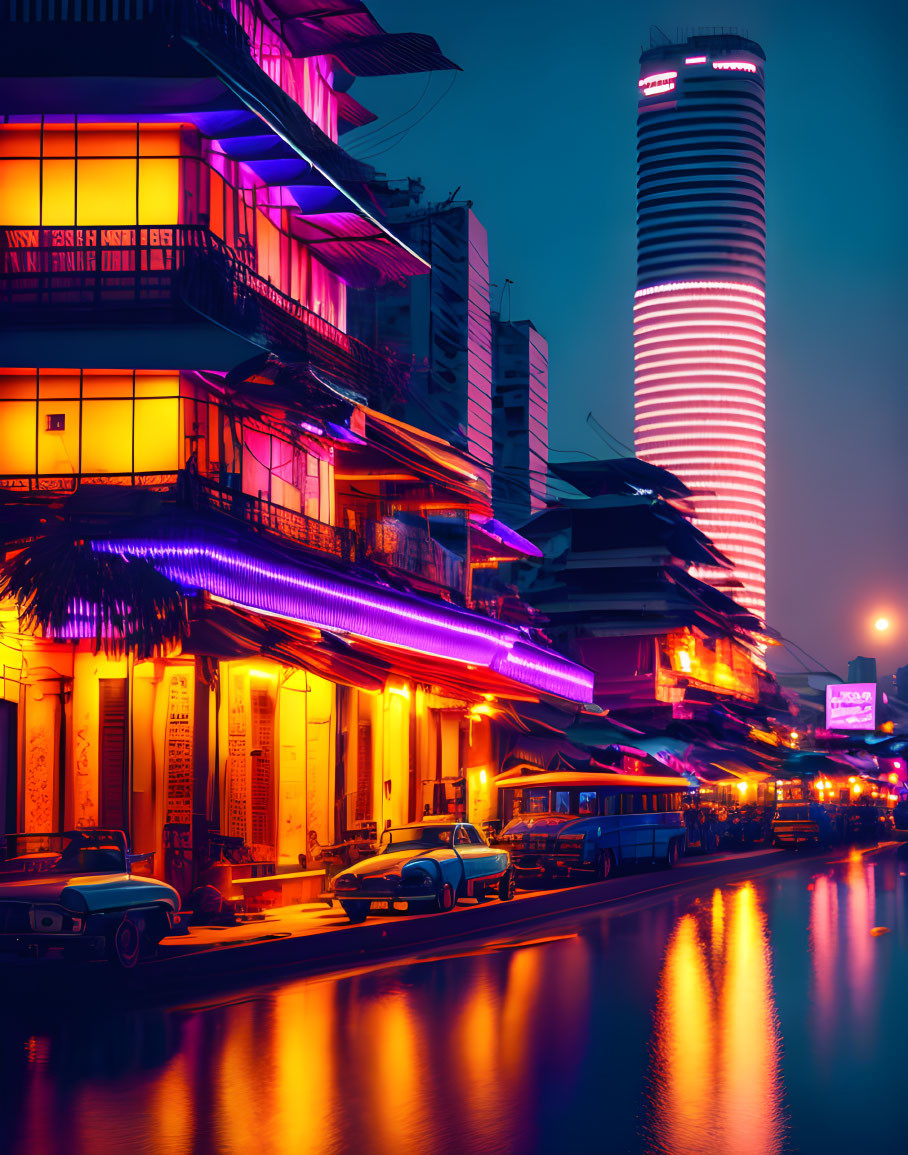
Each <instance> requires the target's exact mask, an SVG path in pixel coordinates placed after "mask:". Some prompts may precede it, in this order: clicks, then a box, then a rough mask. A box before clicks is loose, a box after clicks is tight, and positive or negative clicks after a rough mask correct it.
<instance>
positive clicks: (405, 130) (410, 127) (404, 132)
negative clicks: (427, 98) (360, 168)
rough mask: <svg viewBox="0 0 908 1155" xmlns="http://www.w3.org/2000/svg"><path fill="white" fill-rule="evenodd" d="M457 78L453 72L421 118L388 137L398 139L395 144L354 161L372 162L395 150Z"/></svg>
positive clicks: (446, 92) (439, 100) (445, 94)
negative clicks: (448, 81)
mask: <svg viewBox="0 0 908 1155" xmlns="http://www.w3.org/2000/svg"><path fill="white" fill-rule="evenodd" d="M457 76H458V73H456V72H455V73H454V74H453V75H452V77H451V82H450V84H449V85H448V87H447V88H446V89H445V90H444V92H442V94H441V96H439V97H438V98H437V99H436V100H434V101H433V102H432V103H431V104H430V105H429V107H428V108H427V109H426V111H425V112H424V113H423V114H422V116H420V117H417V119H416V120H414V121H413V123H412V124H411V125H408V126H407V128H402V129H401V130H400V131H399V132H395V133H392V134H391V136H390V137H388V139H389V140H394V138H395V137H399V138H400V139H399V140H398V141H396V143H394V144H389V145H388V147H387V148H382V149H379V151H378V152H370V153H367V155H366V156H358V157H356V159H357V160H363V161H365V160H373V159H374V158H375V157H377V156H383V155H384V154H385V153H386V152H390V151H391V150H392V149H393V148H397V146H398V145H399V144H400V143H401V142H402V141H403V140H404V138H405V137H406V135H407V134H408V133H409V132H412V131H413V129H414V128H416V126H417V125H418V124H421V123H422V122H423V121H424V120H425V119H426V117H427V116H428V115H429V113H430V112H432V110H433V109H435V108H437V107H438V105H439V104H441V102H442V101H443V100H444V98H445V97H446V96H447V95H448V93H449V92H450V91H451V89H452V88H453V87H454V82H455V81H456V80H457ZM373 143H374V144H379V143H381V142H380V141H377V140H376V141H373Z"/></svg>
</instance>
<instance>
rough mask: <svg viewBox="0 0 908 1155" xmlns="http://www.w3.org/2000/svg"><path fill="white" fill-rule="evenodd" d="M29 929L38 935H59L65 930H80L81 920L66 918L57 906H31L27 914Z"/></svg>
mask: <svg viewBox="0 0 908 1155" xmlns="http://www.w3.org/2000/svg"><path fill="white" fill-rule="evenodd" d="M28 921H29V925H30V926H31V929H32V930H34V931H37V932H38V933H39V934H61V933H62V932H63V931H65V930H81V929H82V920H81V919H78V918H68V917H67V916H66V914H65V912H64V910H63V909H62V907H59V906H33V907H32V908H31V910H30V911H29V912H28Z"/></svg>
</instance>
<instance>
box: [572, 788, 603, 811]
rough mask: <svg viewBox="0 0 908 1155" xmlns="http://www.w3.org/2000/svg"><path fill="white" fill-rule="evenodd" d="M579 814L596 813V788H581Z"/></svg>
mask: <svg viewBox="0 0 908 1155" xmlns="http://www.w3.org/2000/svg"><path fill="white" fill-rule="evenodd" d="M577 813H578V814H596V813H598V808H597V806H596V791H595V790H581V791H580V808H579V810H578V811H577Z"/></svg>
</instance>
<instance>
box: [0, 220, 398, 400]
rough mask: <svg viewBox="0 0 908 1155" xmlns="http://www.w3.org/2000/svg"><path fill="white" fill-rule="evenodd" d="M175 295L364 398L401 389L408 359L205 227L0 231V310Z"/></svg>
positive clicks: (164, 300)
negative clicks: (361, 334)
mask: <svg viewBox="0 0 908 1155" xmlns="http://www.w3.org/2000/svg"><path fill="white" fill-rule="evenodd" d="M179 302H182V303H184V304H186V305H188V306H190V307H191V308H192V309H194V310H195V311H197V312H199V313H202V314H203V315H205V316H208V317H211V318H212V319H213V320H215V321H216V322H217V323H218V324H220V325H223V326H224V327H225V328H228V329H231V330H233V331H234V332H238V333H240V334H242V335H244V336H251V337H254V338H256V340H257V341H259V342H263V343H265V344H266V345H267V346H268V347H270V348H272V349H273V351H274V352H276V353H278V354H279V355H281V356H284V357H286V358H288V359H290V360H306V361H309V362H310V363H311V364H313V365H314V366H315V367H317V368H320V369H322V370H323V371H324V372H326V373H328V374H330V375H331V376H332V377H335V378H337V379H338V380H339V381H341V382H342V383H346V384H348V385H349V386H350V387H351V388H353V389H355V390H356V391H358V392H361V393H363V394H365V395H366V396H367V397H368V396H370V395H372V394H375V393H381V394H382V395H385V394H387V393H388V392H389V391H390V392H391V393H395V392H400V391H401V390H402V389H404V388H405V383H406V377H407V373H408V369H407V367H406V366H405V365H403V364H401V363H400V362H397V361H394V360H392V359H391V358H388V357H386V356H383V355H382V354H381V353H377V352H376V351H375V350H373V349H370V348H369V346H368V345H365V344H363V343H362V342H361V341H358V340H356V338H354V337H350V336H349V335H348V334H346V333H344V332H342V331H341V330H340V329H338V328H336V327H335V326H334V325H332V324H330V322H328V321H326V320H325V319H324V318H323V317H320V316H319V315H318V314H317V313H314V312H313V311H312V310H311V309H309V308H307V307H306V306H305V305H302V304H300V302H299V301H296V300H294V299H293V298H292V297H289V296H287V295H286V294H285V293H283V292H281V290H280V289H278V288H277V287H276V286H274V285H272V284H271V282H270V281H267V280H265V279H264V278H263V277H260V276H259V275H258V274H257V273H255V272H254V271H253V270H252V269H250V268H249V266H248V265H246V264H245V263H244V262H243V261H241V260H240V259H239V257H238V256H237V254H236V253H235V252H234V251H233V250H232V249H231V248H230V247H229V246H228V245H227V244H225V243H224V241H222V240H221V239H220V237H218V236H216V235H215V234H214V233H213V232H212V231H211V230H210V229H207V228H204V227H203V226H201V225H162V226H159V227H143V228H72V229H59V228H0V309H11V310H15V311H22V310H27V311H30V312H31V311H34V310H39V311H47V310H58V309H64V310H68V309H90V308H95V309H98V308H101V307H120V308H125V307H130V306H131V307H135V306H143V307H144V306H154V305H157V306H161V305H168V304H173V303H179ZM31 320H32V323H33V320H34V319H33V318H32V319H31Z"/></svg>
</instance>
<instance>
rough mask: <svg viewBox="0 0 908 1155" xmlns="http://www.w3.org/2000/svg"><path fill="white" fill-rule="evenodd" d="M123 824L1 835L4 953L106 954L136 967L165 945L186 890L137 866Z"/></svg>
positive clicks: (69, 956) (71, 956) (0, 935)
mask: <svg viewBox="0 0 908 1155" xmlns="http://www.w3.org/2000/svg"><path fill="white" fill-rule="evenodd" d="M143 857H145V856H144V855H131V854H130V853H129V849H128V847H127V843H126V837H125V835H124V834H123V833H122V832H121V831H119V830H98V829H94V828H92V829H83V830H68V831H65V832H64V833H62V834H7V835H0V954H14V955H20V956H26V957H28V956H31V957H34V958H41V957H43V956H45V955H48V954H50V953H51V952H54V953H57V954H62V955H63V957H64V958H67V959H83V960H90V959H104V958H107V959H109V960H110V961H111V962H113V963H115V964H117V965H118V966H121V967H127V968H128V967H133V966H135V964H136V963H137V962H138V961H139V959H140V958H142V957H143V956H144V955H150V954H153V953H154V952H155V950H156V949H157V946H158V943H159V942H160V941H161V939H162V938H164V936H165V935H167V934H169V933H170V931H171V928H172V927H173V924H174V916H175V915H176V913H177V912H178V911H179V909H180V896H179V895H178V894H177V892H176V891H175V890H174V888H173V887H172V886H168V884H167V883H166V882H160V881H159V880H158V879H156V878H144V877H139V876H136V875H134V874H132V873H131V870H130V867H131V864H132V862H134V861H136V860H138V859H140V858H143Z"/></svg>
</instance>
